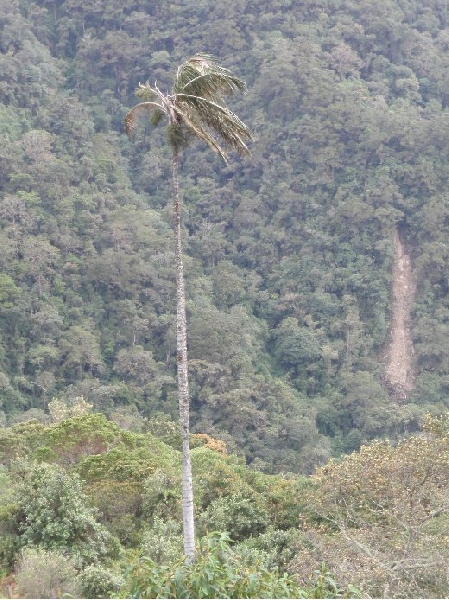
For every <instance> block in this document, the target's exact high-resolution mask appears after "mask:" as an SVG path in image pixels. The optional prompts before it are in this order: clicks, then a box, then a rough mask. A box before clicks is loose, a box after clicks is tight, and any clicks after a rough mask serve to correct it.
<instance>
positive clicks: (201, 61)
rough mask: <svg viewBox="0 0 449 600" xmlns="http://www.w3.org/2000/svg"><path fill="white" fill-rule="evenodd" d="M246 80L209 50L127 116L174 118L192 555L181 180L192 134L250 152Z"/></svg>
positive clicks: (188, 524) (131, 125) (180, 356)
mask: <svg viewBox="0 0 449 600" xmlns="http://www.w3.org/2000/svg"><path fill="white" fill-rule="evenodd" d="M243 89H244V83H243V81H242V80H240V79H239V78H237V77H235V76H234V75H232V73H230V71H228V70H227V69H224V68H223V67H221V66H219V65H218V63H217V62H216V61H215V59H214V58H213V57H211V56H209V55H206V54H196V55H195V56H193V57H192V58H191V59H189V60H188V61H187V62H185V63H184V64H182V65H181V66H180V67H179V68H178V71H177V73H176V76H175V81H174V85H173V91H172V93H171V94H164V93H162V92H161V91H160V89H159V88H158V87H157V85H156V84H155V86H154V87H151V86H150V85H149V84H148V83H147V84H145V85H141V87H140V89H139V90H138V92H137V94H138V95H139V96H140V97H141V98H143V100H144V101H143V102H140V103H139V104H137V105H136V106H135V107H134V108H132V109H131V110H130V111H129V112H128V114H127V115H126V119H125V128H126V133H127V134H128V135H131V134H132V133H133V131H134V130H135V128H136V121H137V118H138V116H139V115H141V114H146V113H148V112H150V113H151V122H152V124H153V125H157V124H158V123H159V122H160V121H161V120H162V119H163V118H164V117H165V118H167V120H168V141H169V145H170V147H171V149H172V178H173V219H174V228H175V254H176V267H177V276H176V296H177V312H176V314H177V322H176V330H177V368H178V393H179V412H180V421H181V429H182V444H183V470H182V473H183V474H182V489H183V521H184V539H185V553H186V556H187V557H188V558H189V559H193V557H194V554H195V546H194V544H195V531H194V518H193V488H192V474H191V465H190V451H189V388H188V364H187V331H186V308H185V291H184V262H183V256H182V237H181V213H180V197H179V182H178V164H179V153H180V151H181V149H182V148H183V146H185V145H186V143H187V141H188V139H189V137H191V136H195V137H197V138H199V139H200V140H202V141H204V142H205V143H206V144H207V145H208V146H209V148H210V149H211V150H212V151H213V152H216V153H218V154H219V155H220V156H221V157H222V158H223V159H224V160H225V161H226V153H225V151H224V150H223V149H222V148H221V147H220V145H219V143H218V142H217V140H216V137H215V136H214V134H215V135H216V136H218V138H219V139H220V140H223V142H224V143H225V146H226V147H229V148H231V149H233V150H237V151H238V152H239V153H240V154H248V153H249V151H248V149H247V146H246V144H245V141H246V140H249V139H251V134H250V133H249V130H248V128H247V127H246V125H245V124H244V123H243V122H242V121H240V119H239V118H238V117H237V116H236V115H234V113H232V112H231V111H230V110H229V109H228V108H227V107H226V106H225V104H224V100H223V96H224V95H229V94H232V93H233V92H234V91H235V90H243Z"/></svg>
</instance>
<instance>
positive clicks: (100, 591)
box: [80, 565, 125, 598]
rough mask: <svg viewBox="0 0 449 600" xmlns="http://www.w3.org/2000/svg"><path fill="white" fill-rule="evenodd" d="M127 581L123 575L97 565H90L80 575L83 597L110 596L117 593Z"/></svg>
mask: <svg viewBox="0 0 449 600" xmlns="http://www.w3.org/2000/svg"><path fill="white" fill-rule="evenodd" d="M124 583H125V581H124V579H123V577H122V576H121V575H118V574H117V573H114V572H113V571H110V570H109V569H106V568H105V567H100V566H96V565H89V566H88V567H86V568H85V569H84V571H83V572H82V573H81V575H80V587H81V594H82V597H83V598H109V597H110V596H111V594H115V593H117V592H118V591H119V590H120V588H121V587H122V586H123V585H124Z"/></svg>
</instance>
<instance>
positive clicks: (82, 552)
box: [17, 463, 112, 563]
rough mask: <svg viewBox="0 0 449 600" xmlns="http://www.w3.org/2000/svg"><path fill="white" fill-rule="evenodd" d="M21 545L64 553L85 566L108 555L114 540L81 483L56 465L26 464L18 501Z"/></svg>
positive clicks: (76, 477)
mask: <svg viewBox="0 0 449 600" xmlns="http://www.w3.org/2000/svg"><path fill="white" fill-rule="evenodd" d="M17 504H18V508H19V513H18V516H19V530H20V532H21V536H20V542H21V544H22V545H23V546H38V547H40V548H43V549H45V550H56V549H58V550H61V551H63V552H67V553H69V554H71V555H72V556H73V557H74V558H75V559H77V560H78V561H80V562H81V563H89V562H92V561H95V560H97V559H98V558H100V557H104V556H105V555H107V554H108V553H109V552H110V550H111V548H112V546H111V541H112V538H111V536H110V534H109V533H108V532H107V531H106V529H105V528H104V527H103V526H102V525H100V523H99V522H98V521H97V520H96V515H95V511H94V510H93V509H92V508H91V507H90V506H89V503H88V499H87V497H86V496H85V494H84V493H83V491H82V486H81V480H80V478H79V476H77V475H76V474H71V475H69V474H68V473H66V472H65V470H64V469H63V468H61V467H59V466H56V465H49V464H45V463H43V464H34V465H29V466H26V465H25V473H24V478H23V484H22V486H21V489H20V491H19V494H18V500H17Z"/></svg>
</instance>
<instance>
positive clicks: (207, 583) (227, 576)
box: [119, 533, 303, 598]
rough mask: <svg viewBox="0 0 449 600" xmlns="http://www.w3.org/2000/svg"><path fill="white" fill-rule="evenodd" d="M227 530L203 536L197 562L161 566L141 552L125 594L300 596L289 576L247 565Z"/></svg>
mask: <svg viewBox="0 0 449 600" xmlns="http://www.w3.org/2000/svg"><path fill="white" fill-rule="evenodd" d="M229 541H230V539H229V537H228V536H227V535H226V534H220V533H214V534H211V535H210V536H209V537H207V538H204V539H203V540H201V542H200V544H199V548H198V553H197V556H196V559H195V561H194V562H193V563H186V562H182V561H181V562H179V563H177V564H176V563H174V564H171V565H167V566H158V565H157V564H156V563H155V562H154V561H152V560H151V559H150V558H147V557H144V556H141V557H139V558H138V559H137V560H136V561H135V563H133V564H132V565H131V566H130V568H129V570H128V571H127V573H126V576H125V577H126V584H125V586H124V588H123V589H122V591H121V593H120V596H119V597H121V598H127V597H128V598H129V597H133V598H300V597H303V596H302V594H301V591H300V590H299V588H298V587H297V586H296V584H295V583H294V581H293V580H292V579H291V578H289V577H288V576H286V575H284V576H279V574H278V573H277V572H276V571H269V570H267V569H265V568H264V567H262V566H260V565H258V564H257V563H256V564H254V565H252V566H251V567H250V566H246V565H243V564H242V563H241V561H240V560H239V557H238V556H237V555H235V554H233V552H232V550H231V549H230V547H229Z"/></svg>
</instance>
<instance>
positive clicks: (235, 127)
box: [178, 94, 252, 155]
mask: <svg viewBox="0 0 449 600" xmlns="http://www.w3.org/2000/svg"><path fill="white" fill-rule="evenodd" d="M180 105H181V106H185V108H184V111H183V112H184V114H185V113H187V114H188V115H189V119H190V121H191V122H192V123H194V124H195V126H197V127H198V126H199V123H200V122H201V123H204V125H206V126H207V127H208V128H210V129H211V130H212V131H214V133H215V134H216V135H217V136H218V137H219V138H221V139H222V140H223V142H224V144H225V146H226V147H227V148H230V149H232V150H236V151H237V152H238V153H239V154H242V155H245V154H246V155H249V154H250V152H249V150H248V147H247V146H246V143H245V141H250V140H251V139H252V136H251V132H250V131H249V129H248V127H247V126H246V125H245V123H243V121H241V120H240V119H239V118H238V117H237V115H235V114H234V113H233V112H232V111H230V110H229V108H227V107H226V106H221V105H220V104H217V103H216V102H213V101H211V100H208V99H206V98H201V97H198V96H191V95H190V94H179V95H178V106H180Z"/></svg>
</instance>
